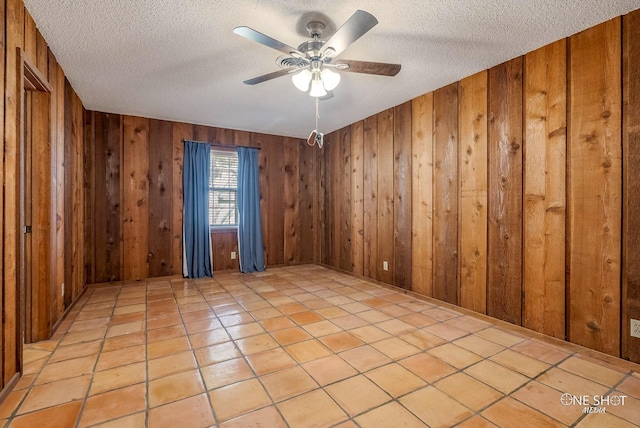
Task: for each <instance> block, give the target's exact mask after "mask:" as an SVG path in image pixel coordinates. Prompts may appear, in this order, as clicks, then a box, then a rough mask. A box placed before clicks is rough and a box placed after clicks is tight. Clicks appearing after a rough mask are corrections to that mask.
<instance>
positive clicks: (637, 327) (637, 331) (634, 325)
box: [631, 319, 640, 339]
mask: <svg viewBox="0 0 640 428" xmlns="http://www.w3.org/2000/svg"><path fill="white" fill-rule="evenodd" d="M631 336H632V337H637V338H639V339H640V320H634V319H631Z"/></svg>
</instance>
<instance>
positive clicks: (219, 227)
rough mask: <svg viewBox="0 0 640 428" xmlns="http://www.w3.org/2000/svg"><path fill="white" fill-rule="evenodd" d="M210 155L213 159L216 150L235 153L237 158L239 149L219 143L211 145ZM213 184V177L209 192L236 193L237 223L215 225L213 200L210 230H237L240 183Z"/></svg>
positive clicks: (220, 231)
mask: <svg viewBox="0 0 640 428" xmlns="http://www.w3.org/2000/svg"><path fill="white" fill-rule="evenodd" d="M210 150H211V152H210V156H211V159H213V156H214V154H215V152H219V153H224V152H226V153H229V154H231V155H235V157H236V159H237V157H238V151H237V149H236V147H235V146H230V147H221V146H218V145H213V144H212V145H211V146H210ZM209 174H210V175H211V177H213V168H212V165H211V162H210V165H209ZM212 184H213V178H211V179H210V180H209V194H210V195H212V194H213V192H215V191H216V190H217V191H231V192H235V194H236V224H219V225H215V224H213V223H211V220H212V217H213V213H212V212H211V209H213V206H214V204H213V201H212V202H211V208H210V209H209V221H210V223H209V230H210V231H211V233H226V232H235V231H237V230H238V223H237V221H238V220H239V214H238V197H237V196H238V184H237V182H236V187H214V186H212Z"/></svg>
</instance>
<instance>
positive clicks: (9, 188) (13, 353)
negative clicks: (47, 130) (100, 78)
mask: <svg viewBox="0 0 640 428" xmlns="http://www.w3.org/2000/svg"><path fill="white" fill-rule="evenodd" d="M23 41H24V6H23V4H22V1H20V0H7V1H6V47H7V48H6V55H5V67H6V68H5V88H4V94H5V99H4V207H3V208H4V215H3V219H2V224H3V230H4V242H3V248H4V266H3V268H4V269H3V274H4V284H3V285H4V293H3V297H4V299H3V311H4V313H5V314H7V315H6V316H5V317H4V320H3V337H2V338H3V347H4V355H3V364H4V366H3V371H2V378H3V379H2V380H3V385H5V384H6V383H7V382H8V381H9V380H10V379H11V378H12V377H13V375H14V374H15V373H17V372H18V371H19V370H20V365H21V363H20V361H21V355H20V354H21V346H20V343H19V340H18V339H19V337H18V329H19V325H20V319H19V316H20V311H19V289H18V269H17V268H18V266H19V263H20V260H19V259H18V254H19V252H18V244H19V237H18V229H19V224H20V223H19V217H18V215H19V194H18V179H17V177H19V164H18V159H19V158H18V146H17V144H18V142H19V141H20V138H19V135H20V134H19V129H18V120H19V117H20V111H19V108H20V96H21V94H19V93H17V86H18V80H17V79H18V77H19V76H18V74H17V71H18V63H17V60H18V59H17V53H16V47H22V46H23V45H22V44H23Z"/></svg>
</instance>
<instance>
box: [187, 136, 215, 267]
mask: <svg viewBox="0 0 640 428" xmlns="http://www.w3.org/2000/svg"><path fill="white" fill-rule="evenodd" d="M210 157H211V147H210V146H209V145H208V144H202V143H195V142H193V141H185V142H184V169H183V176H182V184H183V198H184V207H183V223H182V249H183V251H182V274H183V275H184V276H185V277H187V278H201V277H203V276H213V269H212V268H211V267H212V266H213V263H212V260H211V232H210V231H209V174H210V172H209V160H210Z"/></svg>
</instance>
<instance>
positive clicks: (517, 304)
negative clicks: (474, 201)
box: [487, 57, 523, 325]
mask: <svg viewBox="0 0 640 428" xmlns="http://www.w3.org/2000/svg"><path fill="white" fill-rule="evenodd" d="M522 96H523V95H522V57H518V58H515V59H513V60H511V61H508V62H506V63H503V64H500V65H498V66H496V67H493V68H491V69H490V70H489V137H488V138H489V139H488V155H489V228H488V244H489V249H488V255H489V260H490V263H489V266H488V272H487V278H488V290H487V314H489V315H491V316H493V317H495V318H499V319H502V320H504V321H508V322H510V323H513V324H518V325H519V324H521V322H522V104H523V99H522Z"/></svg>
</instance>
